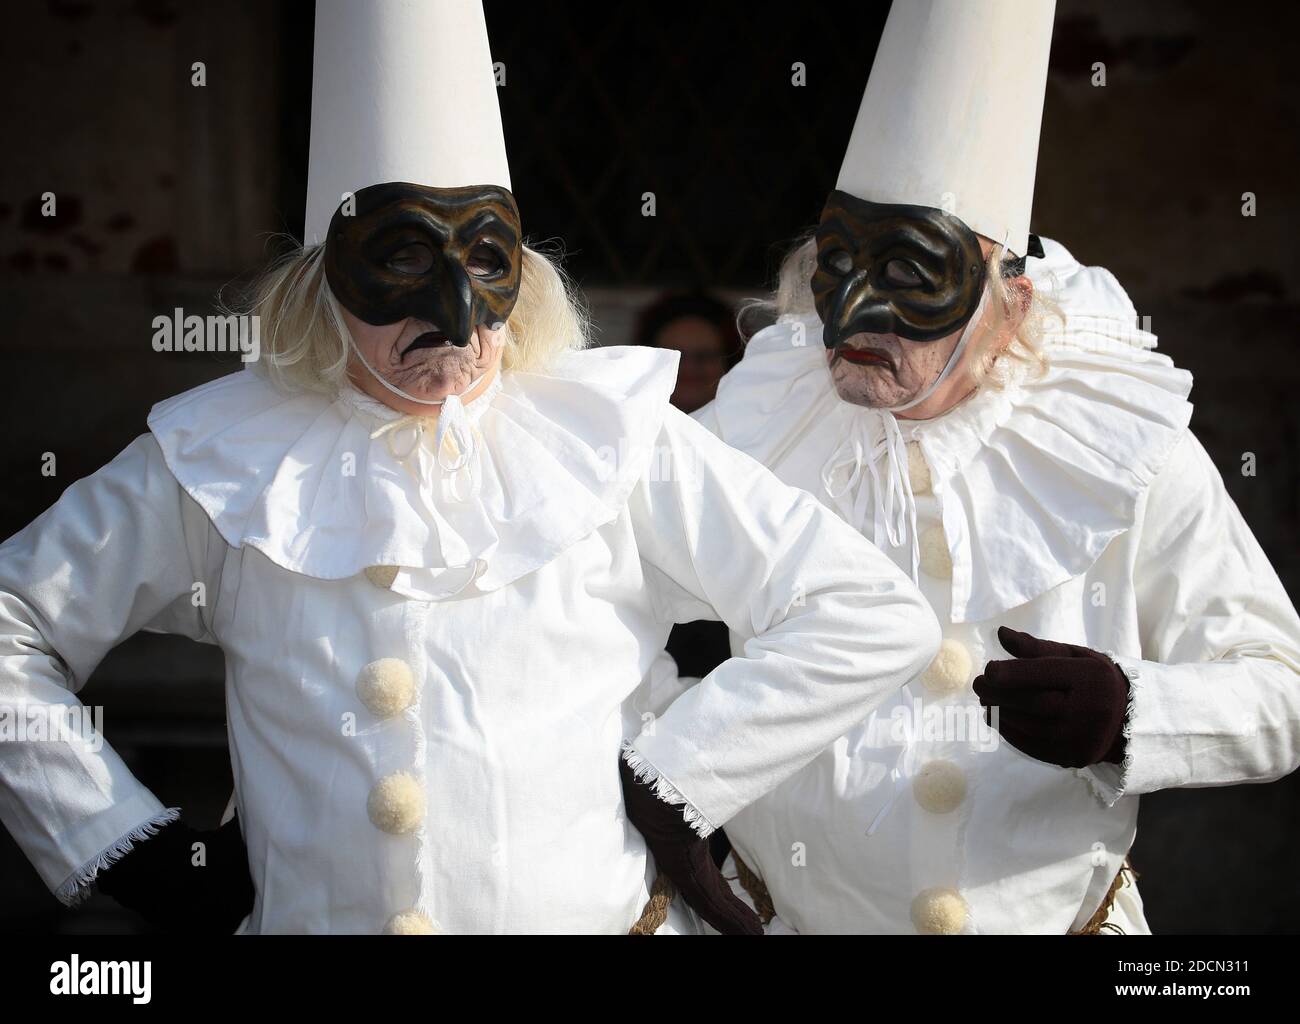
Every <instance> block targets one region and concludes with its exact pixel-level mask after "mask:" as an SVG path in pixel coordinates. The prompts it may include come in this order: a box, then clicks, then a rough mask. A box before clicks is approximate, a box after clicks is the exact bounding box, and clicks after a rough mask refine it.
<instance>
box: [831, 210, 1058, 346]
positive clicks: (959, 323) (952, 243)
mask: <svg viewBox="0 0 1300 1024" xmlns="http://www.w3.org/2000/svg"><path fill="white" fill-rule="evenodd" d="M816 240H817V268H816V270H815V271H814V272H813V277H812V291H813V300H814V302H815V304H816V306H817V313H818V315H819V316H820V317H821V320H822V323H823V325H824V331H823V335H822V338H823V340H824V341H825V344H826V347H827V348H832V349H833V348H835V347H837V346H838V345H840V344H841V343H842V342H844V341H845V339H847V338H850V337H852V336H853V335H855V334H860V333H870V334H896V335H897V336H898V337H900V338H906V339H907V340H909V341H937V340H938V339H940V338H945V337H947V336H948V335H950V334H952V333H953V332H954V331H958V330H960V329H961V328H962V327H963V326H965V324H966V323H967V321H969V320H970V318H971V317H972V316H974V315H975V310H976V309H977V308H978V307H979V303H980V296H981V295H982V294H983V291H984V275H985V268H984V257H983V256H982V254H981V253H980V242H979V236H978V235H976V234H975V232H974V231H972V230H971V229H970V228H969V227H967V226H966V224H965V223H964V222H963V221H962V220H960V219H959V218H958V217H955V216H953V215H952V214H950V213H945V212H944V211H943V210H939V209H935V208H934V207H930V206H907V205H903V204H892V203H889V204H887V203H872V202H868V201H867V200H865V199H858V198H857V197H856V196H851V195H849V194H848V193H847V192H841V191H839V190H838V189H837V190H835V191H834V192H832V193H831V194H830V198H829V199H827V201H826V206H825V208H824V209H823V210H822V215H821V221H820V223H819V224H818V225H817V234H816ZM1035 241H1036V240H1035ZM1031 248H1032V246H1031ZM1024 265H1025V261H1024V258H1023V257H1020V258H1015V257H1009V258H1007V259H1004V260H1003V261H1002V273H1003V275H1004V276H1007V277H1014V276H1017V275H1019V274H1022V273H1024Z"/></svg>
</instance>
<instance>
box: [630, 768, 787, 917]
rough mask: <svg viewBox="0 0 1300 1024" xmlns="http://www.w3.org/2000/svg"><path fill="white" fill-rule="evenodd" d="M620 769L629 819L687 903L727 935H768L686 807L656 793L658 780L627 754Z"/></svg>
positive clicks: (658, 865) (660, 868)
mask: <svg viewBox="0 0 1300 1024" xmlns="http://www.w3.org/2000/svg"><path fill="white" fill-rule="evenodd" d="M618 771H619V777H620V778H621V779H622V780H623V803H624V806H626V807H627V816H628V820H629V821H631V822H632V824H633V825H635V826H636V827H637V829H638V830H639V831H640V833H641V835H643V836H644V837H645V844H646V846H647V847H649V849H650V853H651V854H652V855H653V856H654V859H655V865H656V867H658V869H659V870H660V871H661V872H662V873H663V874H665V875H667V876H668V877H669V878H670V879H671V880H672V882H673V884H674V885H675V886H676V887H677V891H678V892H680V893H681V894H682V898H683V899H685V900H686V903H687V905H688V906H690V908H691V909H692V910H694V911H695V912H696V913H697V914H699V915H700V917H702V918H703V919H704V920H705V921H707V922H708V923H709V924H710V925H712V926H713V927H714V928H716V929H717V930H718V931H719V932H721V933H722V934H723V935H762V934H763V925H762V922H760V921H759V919H758V915H757V914H755V913H754V912H753V911H752V910H750V909H749V908H748V907H747V906H745V904H744V902H743V901H741V900H740V899H738V898H737V897H736V895H735V894H734V893H733V892H732V891H731V886H730V885H728V884H727V880H726V879H725V878H723V877H722V872H721V871H720V870H719V869H718V866H717V864H715V863H714V862H713V858H712V857H711V856H710V853H709V840H708V839H702V838H700V835H699V833H697V832H696V831H695V829H693V828H691V826H690V825H688V824H687V823H686V818H685V817H684V816H683V815H682V809H681V808H680V807H675V806H674V805H672V804H667V803H664V802H663V801H662V800H660V799H659V798H658V797H657V796H655V793H654V786H653V784H651V783H649V782H642V781H640V780H639V779H637V777H636V774H635V773H634V772H633V771H632V769H631V768H629V767H628V764H627V761H625V760H624V759H623V758H622V757H620V758H619V759H618Z"/></svg>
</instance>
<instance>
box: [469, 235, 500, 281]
mask: <svg viewBox="0 0 1300 1024" xmlns="http://www.w3.org/2000/svg"><path fill="white" fill-rule="evenodd" d="M505 268H506V265H505V261H504V260H503V259H502V258H501V256H500V254H499V253H498V252H497V251H496V250H495V249H493V248H492V246H490V245H488V244H487V243H486V242H479V243H478V244H477V245H476V246H474V248H473V249H471V250H470V253H469V259H467V260H466V261H465V269H466V270H468V271H469V272H470V275H471V276H473V277H492V276H493V275H494V274H499V273H501V272H502V271H503V270H505Z"/></svg>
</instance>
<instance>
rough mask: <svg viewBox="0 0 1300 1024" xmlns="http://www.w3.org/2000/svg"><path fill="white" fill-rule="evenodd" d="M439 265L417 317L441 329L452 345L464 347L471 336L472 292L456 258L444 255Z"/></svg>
mask: <svg viewBox="0 0 1300 1024" xmlns="http://www.w3.org/2000/svg"><path fill="white" fill-rule="evenodd" d="M440 262H441V266H439V267H438V268H437V273H436V274H434V275H431V276H432V277H433V280H431V281H430V282H429V288H428V291H427V292H426V293H425V301H424V302H423V303H421V306H422V308H421V309H420V312H419V315H420V318H421V319H423V320H427V321H428V322H429V323H432V324H437V325H438V326H439V327H440V328H442V330H443V331H445V332H446V334H447V337H448V338H450V339H451V343H452V344H453V345H455V346H457V347H458V348H464V347H465V346H466V345H468V344H469V343H470V339H471V338H473V336H474V289H473V288H471V287H470V282H469V273H468V271H466V270H465V268H464V266H463V265H462V264H461V262H460V261H459V260H458V259H455V258H454V257H452V256H450V255H444V256H443V258H442V260H441V261H440Z"/></svg>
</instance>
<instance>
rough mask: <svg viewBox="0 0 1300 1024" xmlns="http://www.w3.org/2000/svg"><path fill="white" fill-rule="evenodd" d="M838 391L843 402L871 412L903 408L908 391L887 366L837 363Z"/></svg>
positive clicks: (836, 381) (836, 387) (834, 370)
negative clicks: (870, 409)
mask: <svg viewBox="0 0 1300 1024" xmlns="http://www.w3.org/2000/svg"><path fill="white" fill-rule="evenodd" d="M831 379H832V380H833V381H834V383H835V390H836V391H837V392H838V393H839V396H840V398H841V399H843V400H844V401H846V402H848V403H850V404H852V405H864V406H867V407H868V408H872V409H880V408H887V407H889V406H894V405H901V404H902V403H903V402H906V401H907V397H908V396H907V395H906V394H905V393H904V392H905V390H906V389H905V388H903V386H902V385H901V384H899V382H898V380H897V378H895V377H894V374H893V372H892V371H891V370H890V369H889V367H888V366H884V365H861V364H855V363H850V362H847V361H845V360H842V359H841V360H836V363H835V366H834V367H833V368H832V370H831Z"/></svg>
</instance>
